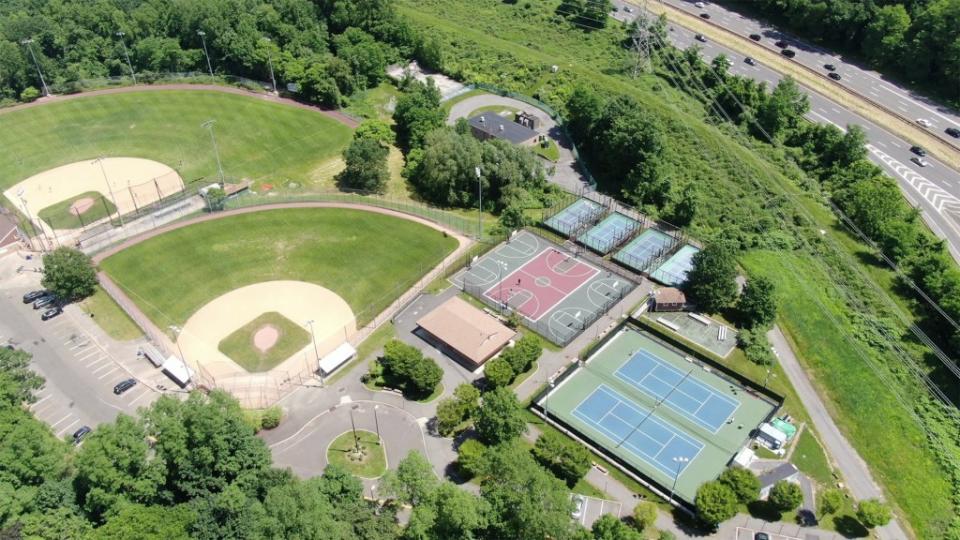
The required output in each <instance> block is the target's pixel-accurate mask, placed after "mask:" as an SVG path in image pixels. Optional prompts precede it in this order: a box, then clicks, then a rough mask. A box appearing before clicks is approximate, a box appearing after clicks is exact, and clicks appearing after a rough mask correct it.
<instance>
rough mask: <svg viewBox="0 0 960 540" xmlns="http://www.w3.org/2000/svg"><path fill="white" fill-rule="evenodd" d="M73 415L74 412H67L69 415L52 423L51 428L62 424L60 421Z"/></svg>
mask: <svg viewBox="0 0 960 540" xmlns="http://www.w3.org/2000/svg"><path fill="white" fill-rule="evenodd" d="M71 416H73V413H67V415H66V416H64V417H63V418H61V419H59V420H57V421H56V422H54V423H52V424H50V427H51V428H55V427H57V425H58V424H60V423H61V422H63V421H64V420H68V419H69V418H70V417H71Z"/></svg>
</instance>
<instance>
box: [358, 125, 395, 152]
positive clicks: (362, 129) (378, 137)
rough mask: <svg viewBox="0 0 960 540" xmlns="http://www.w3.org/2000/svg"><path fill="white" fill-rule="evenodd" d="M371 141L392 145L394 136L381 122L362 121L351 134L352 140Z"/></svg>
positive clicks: (388, 127)
mask: <svg viewBox="0 0 960 540" xmlns="http://www.w3.org/2000/svg"><path fill="white" fill-rule="evenodd" d="M361 139H362V140H373V141H377V142H379V143H381V144H384V145H387V146H389V145H391V144H393V139H394V134H393V130H392V129H390V125H389V124H387V123H386V122H384V121H383V120H364V121H363V123H362V124H360V125H359V126H357V129H356V130H355V131H354V132H353V140H361Z"/></svg>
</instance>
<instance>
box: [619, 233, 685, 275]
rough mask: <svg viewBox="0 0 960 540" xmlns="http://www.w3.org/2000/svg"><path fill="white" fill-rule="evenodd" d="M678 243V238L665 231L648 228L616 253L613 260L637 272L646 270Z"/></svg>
mask: <svg viewBox="0 0 960 540" xmlns="http://www.w3.org/2000/svg"><path fill="white" fill-rule="evenodd" d="M676 243H677V239H676V238H674V237H672V236H670V235H669V234H667V233H665V232H662V231H658V230H657V229H647V230H645V231H643V232H642V233H640V236H637V237H636V238H634V239H633V240H632V241H630V243H629V244H627V245H626V246H625V247H624V248H623V249H621V250H620V251H618V252H617V253H616V254H614V256H613V260H615V261H617V262H619V263H621V264H623V265H624V266H626V267H628V268H630V269H632V270H634V271H636V272H645V271H646V270H647V268H648V267H650V265H651V264H653V263H654V262H655V261H656V260H657V259H659V258H660V257H663V256H664V255H665V254H666V253H667V252H668V251H670V250H671V249H673V247H674V246H675V245H676Z"/></svg>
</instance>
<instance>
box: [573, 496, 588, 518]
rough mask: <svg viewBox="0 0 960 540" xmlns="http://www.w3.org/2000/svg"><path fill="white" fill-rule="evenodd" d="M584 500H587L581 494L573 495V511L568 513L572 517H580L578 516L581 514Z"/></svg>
mask: <svg viewBox="0 0 960 540" xmlns="http://www.w3.org/2000/svg"><path fill="white" fill-rule="evenodd" d="M586 502H587V500H586V499H584V498H583V495H574V496H573V512H571V513H570V515H571V516H572V517H573V518H574V519H580V517H581V516H583V507H584V504H585V503H586Z"/></svg>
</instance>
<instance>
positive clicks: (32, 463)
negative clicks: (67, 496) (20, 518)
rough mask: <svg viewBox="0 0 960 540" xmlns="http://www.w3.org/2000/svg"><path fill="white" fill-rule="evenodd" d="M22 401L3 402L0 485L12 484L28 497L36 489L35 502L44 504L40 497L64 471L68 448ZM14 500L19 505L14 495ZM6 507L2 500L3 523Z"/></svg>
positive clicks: (1, 515)
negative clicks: (48, 485)
mask: <svg viewBox="0 0 960 540" xmlns="http://www.w3.org/2000/svg"><path fill="white" fill-rule="evenodd" d="M20 403H21V402H17V403H15V404H3V405H0V485H7V486H9V488H10V490H12V491H17V492H18V493H17V494H18V495H22V496H23V497H25V498H27V499H29V498H30V497H33V495H34V492H33V489H34V488H36V489H37V491H36V499H35V500H34V504H40V503H41V502H42V500H39V498H40V497H46V496H47V495H46V494H45V491H46V490H45V486H46V485H47V483H48V482H49V481H52V480H56V479H58V478H60V477H61V476H62V475H63V474H64V472H65V470H66V468H67V464H66V462H65V461H64V457H65V456H66V454H67V453H68V450H67V446H66V444H64V443H63V442H62V441H60V440H58V439H57V438H56V437H54V435H53V433H52V432H51V431H50V428H49V427H48V426H47V425H46V424H44V423H42V422H40V421H39V420H37V419H36V418H34V417H33V416H32V415H31V414H30V412H29V411H27V410H25V409H24V408H22V407H21V405H20ZM47 489H49V488H47ZM71 495H72V492H71ZM4 497H5V494H3V493H0V500H3V499H4ZM10 502H11V503H12V504H14V505H19V503H17V499H16V498H14V497H12V496H11V497H10ZM4 506H6V505H5V504H3V503H0V523H2V518H3V517H4V514H5V513H7V512H4V509H3V507H4Z"/></svg>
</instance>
